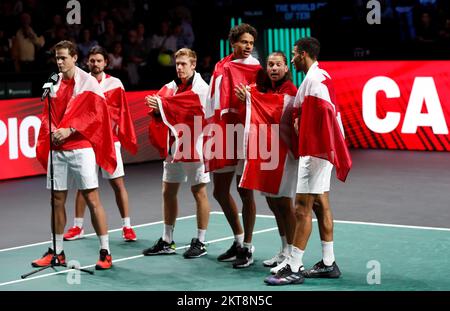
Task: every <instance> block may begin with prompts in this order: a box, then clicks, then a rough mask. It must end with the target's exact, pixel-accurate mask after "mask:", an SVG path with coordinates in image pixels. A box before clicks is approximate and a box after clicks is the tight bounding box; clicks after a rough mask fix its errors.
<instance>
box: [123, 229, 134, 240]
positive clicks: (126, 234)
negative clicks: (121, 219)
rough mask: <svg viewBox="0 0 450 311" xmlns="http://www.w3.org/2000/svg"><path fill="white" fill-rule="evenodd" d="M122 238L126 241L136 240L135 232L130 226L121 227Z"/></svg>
mask: <svg viewBox="0 0 450 311" xmlns="http://www.w3.org/2000/svg"><path fill="white" fill-rule="evenodd" d="M122 238H123V239H124V240H125V241H126V242H134V241H136V233H135V232H134V230H133V228H131V227H123V228H122Z"/></svg>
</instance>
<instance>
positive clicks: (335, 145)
mask: <svg viewBox="0 0 450 311" xmlns="http://www.w3.org/2000/svg"><path fill="white" fill-rule="evenodd" d="M335 98H336V97H335V93H334V88H333V85H332V81H331V78H330V76H329V75H328V73H327V72H326V71H324V70H322V69H320V68H319V64H318V62H315V63H314V64H313V65H312V66H311V67H310V68H309V70H308V72H307V74H306V77H305V79H304V81H303V82H302V84H301V85H300V88H299V90H298V92H297V96H296V98H295V107H296V108H297V109H298V110H297V111H298V112H299V113H300V124H299V138H298V155H299V156H313V157H317V158H322V159H325V160H328V161H329V162H331V163H332V164H333V165H334V166H335V167H336V176H337V178H338V179H339V180H341V181H345V179H346V178H347V175H348V172H349V171H350V168H351V166H352V160H351V157H350V153H349V151H348V149H347V145H346V143H345V140H344V129H343V126H342V122H341V121H340V114H339V110H338V106H337V105H336V99H335ZM297 115H298V114H297Z"/></svg>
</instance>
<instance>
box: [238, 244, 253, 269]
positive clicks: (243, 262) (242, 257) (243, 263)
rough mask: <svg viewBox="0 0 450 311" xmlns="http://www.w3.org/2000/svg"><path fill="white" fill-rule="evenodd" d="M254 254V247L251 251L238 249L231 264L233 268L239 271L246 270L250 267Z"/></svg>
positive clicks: (245, 248) (242, 248)
mask: <svg viewBox="0 0 450 311" xmlns="http://www.w3.org/2000/svg"><path fill="white" fill-rule="evenodd" d="M254 252H255V247H254V246H253V245H252V249H251V250H249V249H248V248H247V247H239V248H238V250H237V255H236V260H235V261H234V262H233V268H235V269H241V268H247V267H249V266H250V265H252V264H253V253H254Z"/></svg>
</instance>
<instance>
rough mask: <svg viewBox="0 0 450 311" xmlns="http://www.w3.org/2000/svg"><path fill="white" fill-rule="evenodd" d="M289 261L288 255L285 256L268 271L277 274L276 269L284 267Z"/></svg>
mask: <svg viewBox="0 0 450 311" xmlns="http://www.w3.org/2000/svg"><path fill="white" fill-rule="evenodd" d="M288 263H289V257H285V258H284V260H283V261H282V262H281V263H280V264H279V265H278V266H276V267H273V268H272V269H270V273H272V274H277V272H278V271H280V270H281V269H283V268H284V267H286V265H287V264H288Z"/></svg>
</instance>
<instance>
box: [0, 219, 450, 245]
mask: <svg viewBox="0 0 450 311" xmlns="http://www.w3.org/2000/svg"><path fill="white" fill-rule="evenodd" d="M210 214H213V215H223V214H224V213H223V212H218V211H213V212H211V213H210ZM239 215H241V216H242V214H241V213H239ZM194 217H195V215H190V216H185V217H179V218H177V220H182V219H189V218H194ZM256 217H260V218H275V216H273V215H259V214H258V215H256ZM313 221H317V219H313ZM334 222H335V223H342V224H351V225H367V226H379V227H393V228H408V229H418V230H436V231H450V228H440V227H423V226H408V225H396V224H386V223H376V222H363V221H347V220H334ZM162 223H163V221H162V220H161V221H156V222H150V223H146V224H141V225H135V226H132V227H133V228H141V227H147V226H152V225H157V224H162ZM120 230H122V228H119V229H112V230H109V231H108V232H117V231H120ZM94 235H96V234H95V233H89V234H86V235H85V237H89V236H94ZM51 242H52V241H51V240H50V241H45V242H38V243H33V244H26V245H22V246H16V247H10V248H4V249H0V253H1V252H7V251H11V250H16V249H21V248H26V247H32V246H37V245H44V244H49V243H51Z"/></svg>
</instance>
